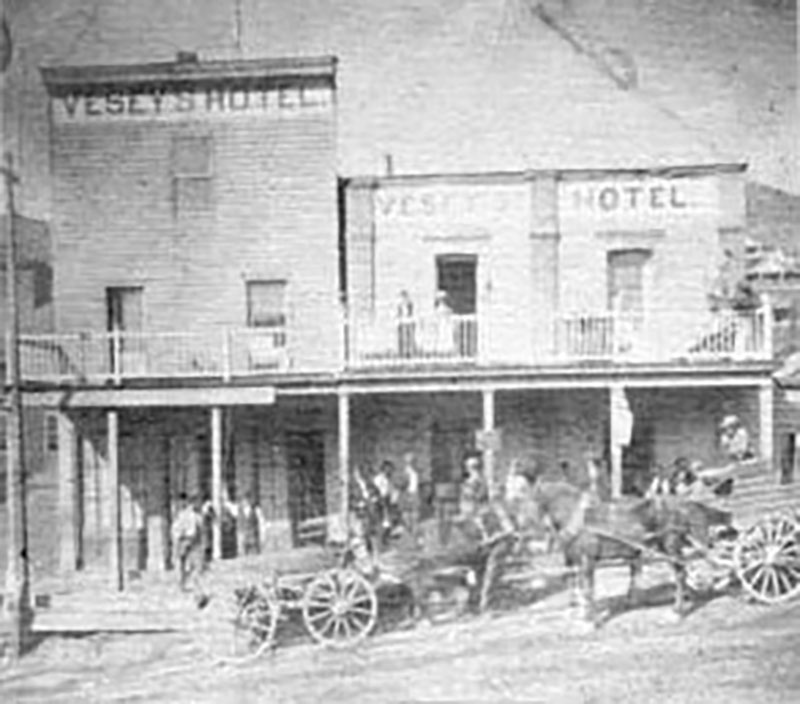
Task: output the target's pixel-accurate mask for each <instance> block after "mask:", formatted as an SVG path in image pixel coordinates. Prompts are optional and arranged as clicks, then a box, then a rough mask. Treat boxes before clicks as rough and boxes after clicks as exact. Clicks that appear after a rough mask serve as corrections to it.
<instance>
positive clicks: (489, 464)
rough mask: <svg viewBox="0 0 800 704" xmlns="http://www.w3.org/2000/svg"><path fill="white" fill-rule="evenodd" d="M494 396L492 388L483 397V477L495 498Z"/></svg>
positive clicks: (484, 392)
mask: <svg viewBox="0 0 800 704" xmlns="http://www.w3.org/2000/svg"><path fill="white" fill-rule="evenodd" d="M494 394H495V390H494V389H492V388H489V389H484V390H483V391H482V396H483V428H482V430H483V434H484V440H485V445H484V448H483V475H484V477H485V479H486V486H487V488H488V489H489V497H490V498H494V495H495V493H496V491H495V467H494V460H495V456H494V454H495V449H494V444H493V440H492V439H491V438H492V436H493V435H494V429H495V428H494V421H495V418H494V415H495V414H494Z"/></svg>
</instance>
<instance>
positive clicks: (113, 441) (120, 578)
mask: <svg viewBox="0 0 800 704" xmlns="http://www.w3.org/2000/svg"><path fill="white" fill-rule="evenodd" d="M106 418H107V420H106V426H107V435H106V442H107V452H108V494H109V511H110V514H111V574H112V578H113V580H114V584H115V585H116V588H117V589H118V590H120V591H122V589H123V588H124V587H125V581H124V574H123V570H124V565H125V563H124V561H123V555H122V522H121V520H120V519H121V515H120V499H119V413H118V412H117V411H108V415H107V417H106Z"/></svg>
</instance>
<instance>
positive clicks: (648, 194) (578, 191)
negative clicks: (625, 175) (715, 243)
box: [559, 178, 718, 222]
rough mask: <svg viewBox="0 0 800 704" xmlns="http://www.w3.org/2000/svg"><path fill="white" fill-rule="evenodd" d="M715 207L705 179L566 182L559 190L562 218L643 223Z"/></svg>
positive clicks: (711, 183)
mask: <svg viewBox="0 0 800 704" xmlns="http://www.w3.org/2000/svg"><path fill="white" fill-rule="evenodd" d="M717 207H718V202H717V190H716V186H715V183H714V181H713V180H712V179H708V178H704V179H690V178H679V179H642V180H635V181H634V180H614V181H605V180H603V181H580V182H572V181H565V182H562V183H561V184H560V189H559V214H560V216H561V218H578V219H581V220H586V219H591V220H639V221H643V222H646V221H652V220H662V219H668V218H674V217H681V216H687V215H689V216H697V215H699V214H701V213H703V212H710V211H712V210H715V209H716V208H717Z"/></svg>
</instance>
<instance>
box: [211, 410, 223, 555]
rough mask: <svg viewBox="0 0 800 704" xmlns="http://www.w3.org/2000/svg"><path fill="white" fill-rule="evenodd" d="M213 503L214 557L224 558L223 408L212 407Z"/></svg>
mask: <svg viewBox="0 0 800 704" xmlns="http://www.w3.org/2000/svg"><path fill="white" fill-rule="evenodd" d="M211 503H212V504H213V506H214V523H213V543H212V553H211V554H212V557H213V558H214V559H215V560H219V559H221V558H222V408H220V407H219V406H214V408H212V409H211Z"/></svg>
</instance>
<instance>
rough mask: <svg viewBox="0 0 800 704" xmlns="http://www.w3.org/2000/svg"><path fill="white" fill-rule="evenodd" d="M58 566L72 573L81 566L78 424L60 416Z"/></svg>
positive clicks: (60, 414) (64, 416)
mask: <svg viewBox="0 0 800 704" xmlns="http://www.w3.org/2000/svg"><path fill="white" fill-rule="evenodd" d="M57 418H58V525H59V526H61V529H60V531H59V546H58V553H59V554H58V564H59V571H60V572H62V573H69V572H72V571H74V570H75V569H76V568H77V566H78V551H79V547H78V545H79V541H80V536H79V534H78V520H77V519H78V511H77V502H78V498H79V497H78V472H79V468H78V438H77V433H76V431H75V423H74V422H73V421H72V419H71V418H70V417H69V416H67V415H66V413H59V414H58V416H57Z"/></svg>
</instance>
